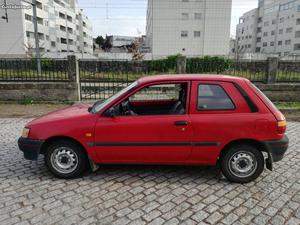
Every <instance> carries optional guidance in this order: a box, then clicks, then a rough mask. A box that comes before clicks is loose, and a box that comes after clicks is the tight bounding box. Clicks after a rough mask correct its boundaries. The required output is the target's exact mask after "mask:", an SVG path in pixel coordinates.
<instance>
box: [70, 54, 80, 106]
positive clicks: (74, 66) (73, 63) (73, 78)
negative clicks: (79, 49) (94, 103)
mask: <svg viewBox="0 0 300 225" xmlns="http://www.w3.org/2000/svg"><path fill="white" fill-rule="evenodd" d="M68 77H69V81H70V82H74V83H76V84H77V89H78V101H80V100H81V92H80V91H81V90H80V79H79V63H78V60H77V57H76V56H75V55H68Z"/></svg>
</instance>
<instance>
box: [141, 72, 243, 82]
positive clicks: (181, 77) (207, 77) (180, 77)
mask: <svg viewBox="0 0 300 225" xmlns="http://www.w3.org/2000/svg"><path fill="white" fill-rule="evenodd" d="M186 80H191V81H192V80H195V81H197V80H199V81H200V80H202V81H225V82H240V81H245V80H247V79H245V78H241V77H233V76H227V75H220V74H177V75H173V74H168V75H155V76H148V77H143V78H141V79H140V80H139V82H140V84H144V83H150V82H164V81H186Z"/></svg>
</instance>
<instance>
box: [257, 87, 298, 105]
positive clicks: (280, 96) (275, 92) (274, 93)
mask: <svg viewBox="0 0 300 225" xmlns="http://www.w3.org/2000/svg"><path fill="white" fill-rule="evenodd" d="M256 86H257V87H258V88H259V89H260V90H262V91H263V92H264V93H265V94H266V95H267V96H268V97H269V98H270V99H271V100H272V101H276V102H300V84H257V85H256Z"/></svg>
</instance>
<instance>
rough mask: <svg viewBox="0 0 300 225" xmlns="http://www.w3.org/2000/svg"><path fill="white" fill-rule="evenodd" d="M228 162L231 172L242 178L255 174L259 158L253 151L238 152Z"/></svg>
mask: <svg viewBox="0 0 300 225" xmlns="http://www.w3.org/2000/svg"><path fill="white" fill-rule="evenodd" d="M228 163H229V170H230V172H231V173H232V174H234V175H235V176H237V177H240V178H245V177H249V176H251V175H253V174H254V173H255V171H256V169H257V160H256V158H255V156H254V155H253V154H252V153H251V152H237V153H235V154H234V155H233V156H232V157H231V158H230V160H229V162H228Z"/></svg>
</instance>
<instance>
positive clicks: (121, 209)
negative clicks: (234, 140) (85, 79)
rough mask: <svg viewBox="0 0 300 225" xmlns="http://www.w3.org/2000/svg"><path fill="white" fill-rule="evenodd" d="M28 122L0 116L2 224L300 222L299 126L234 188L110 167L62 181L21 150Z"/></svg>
mask: <svg viewBox="0 0 300 225" xmlns="http://www.w3.org/2000/svg"><path fill="white" fill-rule="evenodd" d="M27 121H28V120H24V119H0V224H5V225H9V224H120V225H125V224H137V225H142V224H172V225H175V224H274V225H277V224H278V225H279V224H293V225H296V224H300V123H290V124H289V128H288V135H289V137H290V140H291V145H290V149H289V151H288V153H287V155H286V157H285V158H284V160H283V161H281V162H279V163H277V164H275V169H274V171H273V172H270V171H267V170H266V171H265V172H264V173H263V174H262V176H261V177H260V178H258V179H257V181H256V182H252V183H250V184H246V185H238V184H230V183H229V182H227V181H226V180H225V179H223V178H220V176H219V173H218V170H217V169H215V168H207V167H200V168H199V167H182V166H177V167H175V166H103V167H101V168H100V170H99V171H98V172H96V173H92V174H87V175H86V176H85V177H83V178H81V179H74V180H59V179H55V178H53V177H52V176H51V174H49V172H47V170H46V168H45V166H44V164H43V159H40V161H39V162H38V163H32V162H29V161H25V160H24V159H23V156H22V154H21V153H20V152H19V151H18V149H17V144H16V141H17V138H18V136H19V135H20V133H21V130H22V128H23V126H24V124H25V123H26V122H27Z"/></svg>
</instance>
